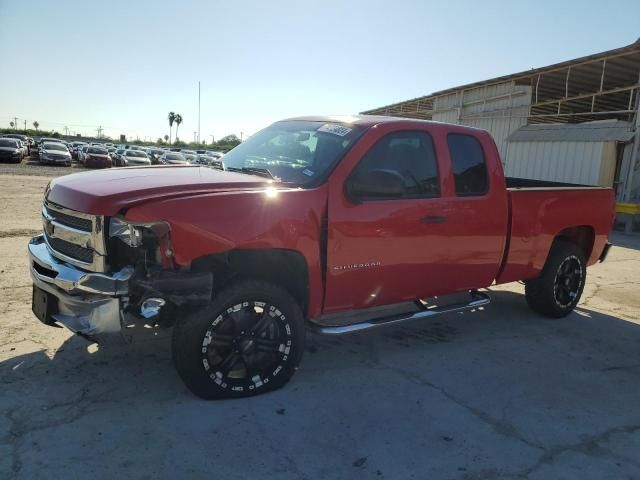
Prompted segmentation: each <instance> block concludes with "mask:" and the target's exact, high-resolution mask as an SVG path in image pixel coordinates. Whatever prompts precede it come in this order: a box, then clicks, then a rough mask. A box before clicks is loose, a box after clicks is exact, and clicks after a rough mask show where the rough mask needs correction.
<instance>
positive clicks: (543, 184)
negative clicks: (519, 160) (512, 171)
mask: <svg viewBox="0 0 640 480" xmlns="http://www.w3.org/2000/svg"><path fill="white" fill-rule="evenodd" d="M505 182H506V184H507V189H514V190H515V189H518V190H523V189H530V188H544V189H558V188H559V189H568V188H601V187H594V186H589V185H580V184H577V183H563V182H550V181H548V180H533V179H530V178H517V177H505Z"/></svg>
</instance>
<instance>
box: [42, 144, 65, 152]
mask: <svg viewBox="0 0 640 480" xmlns="http://www.w3.org/2000/svg"><path fill="white" fill-rule="evenodd" d="M44 149H45V150H60V151H61V152H66V151H67V147H65V146H64V145H62V144H61V143H45V144H44Z"/></svg>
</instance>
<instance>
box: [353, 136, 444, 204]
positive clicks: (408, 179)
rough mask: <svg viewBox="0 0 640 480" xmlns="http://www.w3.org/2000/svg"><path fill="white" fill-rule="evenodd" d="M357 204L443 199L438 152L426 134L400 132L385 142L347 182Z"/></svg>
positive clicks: (361, 164) (373, 151)
mask: <svg viewBox="0 0 640 480" xmlns="http://www.w3.org/2000/svg"><path fill="white" fill-rule="evenodd" d="M347 194H348V195H349V196H350V197H353V198H354V199H356V200H385V199H403V198H432V197H437V196H439V195H440V181H439V178H438V166H437V163H436V154H435V149H434V148H433V142H432V140H431V136H430V135H429V134H427V133H425V132H418V131H407V132H396V133H391V134H389V135H386V136H385V137H383V138H381V139H380V140H379V141H378V142H377V143H376V144H375V145H374V146H373V147H371V149H370V150H369V151H368V152H367V153H366V154H365V155H364V157H362V159H361V160H360V163H358V165H357V166H356V168H355V169H354V171H353V172H352V173H351V175H350V176H349V178H348V180H347Z"/></svg>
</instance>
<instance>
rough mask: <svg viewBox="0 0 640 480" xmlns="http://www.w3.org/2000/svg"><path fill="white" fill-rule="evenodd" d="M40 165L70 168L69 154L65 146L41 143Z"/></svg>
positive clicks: (55, 143) (54, 143)
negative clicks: (51, 164)
mask: <svg viewBox="0 0 640 480" xmlns="http://www.w3.org/2000/svg"><path fill="white" fill-rule="evenodd" d="M40 163H53V164H54V165H66V166H67V167H70V166H71V153H69V149H68V148H67V147H66V145H64V144H62V143H57V142H43V143H42V146H41V147H40Z"/></svg>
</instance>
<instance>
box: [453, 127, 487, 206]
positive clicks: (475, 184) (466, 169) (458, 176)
mask: <svg viewBox="0 0 640 480" xmlns="http://www.w3.org/2000/svg"><path fill="white" fill-rule="evenodd" d="M447 143H448V144H449V153H450V156H451V164H452V165H451V166H452V169H453V176H454V180H455V185H456V195H458V196H460V197H465V196H467V197H468V196H478V195H484V194H485V193H487V191H488V190H489V180H488V178H489V177H488V175H487V164H486V162H485V158H484V152H483V151H482V145H480V142H479V141H478V139H477V138H475V137H473V136H471V135H463V134H459V133H450V134H449V135H447Z"/></svg>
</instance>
